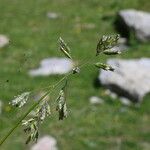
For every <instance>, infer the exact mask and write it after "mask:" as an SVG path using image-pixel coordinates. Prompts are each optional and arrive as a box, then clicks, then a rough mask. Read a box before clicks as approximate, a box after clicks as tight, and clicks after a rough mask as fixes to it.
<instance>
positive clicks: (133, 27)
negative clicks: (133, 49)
mask: <svg viewBox="0 0 150 150" xmlns="http://www.w3.org/2000/svg"><path fill="white" fill-rule="evenodd" d="M119 18H120V22H121V24H122V25H123V26H124V27H125V28H127V29H129V31H130V32H132V31H134V32H135V36H136V38H137V39H139V40H140V41H150V13H148V12H143V11H137V10H134V9H128V10H121V11H120V12H119ZM120 28H121V27H120Z"/></svg>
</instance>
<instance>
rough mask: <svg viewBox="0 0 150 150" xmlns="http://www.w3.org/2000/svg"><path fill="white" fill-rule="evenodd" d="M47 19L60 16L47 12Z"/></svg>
mask: <svg viewBox="0 0 150 150" xmlns="http://www.w3.org/2000/svg"><path fill="white" fill-rule="evenodd" d="M47 17H48V18H49V19H57V18H59V17H60V15H59V14H58V13H55V12H48V13H47Z"/></svg>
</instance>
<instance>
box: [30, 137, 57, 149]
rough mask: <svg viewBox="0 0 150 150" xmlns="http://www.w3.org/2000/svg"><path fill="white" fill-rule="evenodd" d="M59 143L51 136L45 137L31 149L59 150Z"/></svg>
mask: <svg viewBox="0 0 150 150" xmlns="http://www.w3.org/2000/svg"><path fill="white" fill-rule="evenodd" d="M57 149H58V148H57V141H56V139H55V138H53V137H51V136H44V137H43V138H41V139H39V140H38V142H37V143H36V144H35V145H33V146H32V147H31V150H57Z"/></svg>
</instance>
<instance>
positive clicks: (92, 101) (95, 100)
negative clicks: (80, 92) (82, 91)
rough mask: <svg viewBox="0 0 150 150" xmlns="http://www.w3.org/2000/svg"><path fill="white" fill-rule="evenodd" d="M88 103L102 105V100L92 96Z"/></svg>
mask: <svg viewBox="0 0 150 150" xmlns="http://www.w3.org/2000/svg"><path fill="white" fill-rule="evenodd" d="M90 103H91V104H103V103H104V100H103V99H101V98H100V97H97V96H92V97H90Z"/></svg>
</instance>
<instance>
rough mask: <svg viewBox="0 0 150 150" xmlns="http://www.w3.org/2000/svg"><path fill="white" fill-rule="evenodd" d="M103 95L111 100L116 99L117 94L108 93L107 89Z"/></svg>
mask: <svg viewBox="0 0 150 150" xmlns="http://www.w3.org/2000/svg"><path fill="white" fill-rule="evenodd" d="M105 94H106V95H109V96H110V97H111V98H112V99H117V94H116V93H114V92H112V91H110V90H109V89H107V90H106V91H105Z"/></svg>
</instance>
